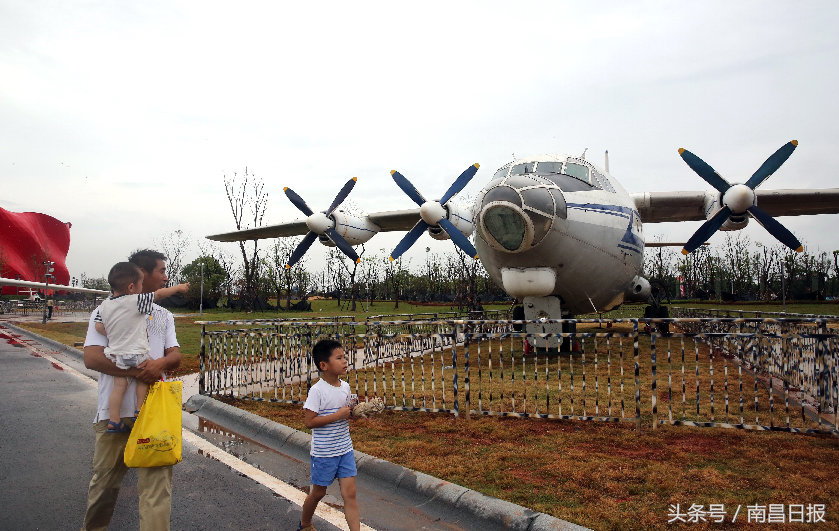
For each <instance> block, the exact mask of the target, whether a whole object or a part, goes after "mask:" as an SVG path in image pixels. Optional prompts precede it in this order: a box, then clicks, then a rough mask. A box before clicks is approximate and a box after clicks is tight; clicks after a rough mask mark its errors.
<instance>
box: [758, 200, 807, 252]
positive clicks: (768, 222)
mask: <svg viewBox="0 0 839 531" xmlns="http://www.w3.org/2000/svg"><path fill="white" fill-rule="evenodd" d="M749 214H751V215H752V217H754V218H755V219H756V220H757V222H758V223H760V224H761V225H763V228H765V229H766V230H767V231H768V232H769V234H771V235H772V236H774V237H775V238H777V239H778V241H779V242H781V243H783V244H784V245H786V246H787V247H789V248H790V249H792V250H793V251H795V252H797V253H800V252H802V251H803V250H804V247H803V246H802V245H801V242H800V241H798V238H796V237H795V236H794V235H793V234H792V233H791V232H790V231H789V229H787V228H786V227H784V226H783V225H781V224H780V223H779V222H778V221H777V220H776V219H775V218H773V217H772V216H770V215H769V214H767V213H766V212H764V211H763V210H761V209H760V208H758V207H757V206H752V207H749Z"/></svg>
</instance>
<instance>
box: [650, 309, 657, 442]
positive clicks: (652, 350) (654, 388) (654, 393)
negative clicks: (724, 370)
mask: <svg viewBox="0 0 839 531" xmlns="http://www.w3.org/2000/svg"><path fill="white" fill-rule="evenodd" d="M650 357H651V362H652V378H653V381H652V385H651V387H650V389H651V391H652V399H653V429H656V427H657V426H658V390H657V385H656V360H655V330H654V329H653V327H652V326H651V327H650Z"/></svg>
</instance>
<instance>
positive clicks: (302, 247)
mask: <svg viewBox="0 0 839 531" xmlns="http://www.w3.org/2000/svg"><path fill="white" fill-rule="evenodd" d="M317 239H318V235H317V234H315V233H314V232H312V231H309V233H308V234H306V235H305V236H304V237H303V239H302V240H301V241H300V243H298V244H297V248H296V249H295V250H294V252H293V253H291V256H289V257H288V263H287V264H286V265H285V268H286V269H291V266H293V265H294V264H296V263H297V261H298V260H300V259H301V258H303V255H304V254H306V251H308V250H309V247H311V246H312V244H313V243H314V242H315V240H317Z"/></svg>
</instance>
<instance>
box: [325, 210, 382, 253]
mask: <svg viewBox="0 0 839 531" xmlns="http://www.w3.org/2000/svg"><path fill="white" fill-rule="evenodd" d="M330 218H331V219H333V220H335V232H337V233H338V234H340V235H341V236H342V237H343V238H344V239H345V240H347V243H349V244H350V245H360V244H362V243H365V242H367V241H368V240H370V238H372V237H373V236H375V235H376V234H377V233H378V232H379V231H380V230H381V229H380V228H379V226H378V225H376V224H375V223H373V222H372V221H370V220H369V219H368V218H367V216H361V217H358V216H353V215H351V214H348V213H347V212H345V211H343V210H336V211H334V212H333V213H332V215H331V216H330ZM318 240H320V243H322V244H324V245H326V246H328V247H335V244H334V243H332V240H330V239H329V238H328V237H326V236H325V235H321V236H319V237H318Z"/></svg>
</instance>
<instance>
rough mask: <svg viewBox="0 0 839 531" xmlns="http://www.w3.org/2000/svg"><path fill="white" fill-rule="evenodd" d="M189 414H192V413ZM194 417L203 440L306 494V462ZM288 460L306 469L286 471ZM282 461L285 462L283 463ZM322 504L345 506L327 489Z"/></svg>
mask: <svg viewBox="0 0 839 531" xmlns="http://www.w3.org/2000/svg"><path fill="white" fill-rule="evenodd" d="M190 416H193V417H194V415H190ZM197 418H198V426H197V429H196V431H198V432H199V433H200V434H201V436H202V437H203V438H204V439H206V440H207V441H209V442H211V443H213V444H215V445H216V446H217V447H219V448H220V449H222V450H224V451H225V452H227V453H228V454H230V455H232V456H234V457H236V458H237V459H241V460H242V461H244V462H245V463H248V464H249V465H251V466H253V467H255V468H258V469H259V470H262V471H263V472H266V473H268V474H270V475H272V476H274V477H276V478H277V479H279V480H281V481H284V482H285V483H288V484H289V485H291V486H292V487H294V488H296V489H298V490H300V491H302V492H305V493H307V494H308V493H309V464H308V463H302V462H300V461H299V460H297V459H294V458H293V457H289V456H287V455H285V454H281V453H279V452H276V451H274V450H272V449H270V448H268V447H267V446H263V445H261V444H259V443H258V442H256V441H252V440H251V439H248V438H247V437H242V436H241V435H238V434H236V433H233V432H231V431H228V430H226V429H224V428H222V427H221V426H219V425H218V424H216V423H214V422H210V421H209V420H206V419H204V418H201V417H197ZM198 453H199V455H204V453H203V452H202V451H201V450H199V451H198ZM207 457H209V456H207ZM288 461H291V462H292V463H293V464H296V465H297V466H293V465H292V466H293V467H294V468H296V469H299V471H302V470H305V474H289V466H288ZM284 462H285V463H286V464H285V465H284ZM240 475H242V474H240ZM289 476H291V477H289ZM336 485H337V482H336ZM321 503H326V504H327V505H330V506H332V507H334V508H336V509H343V507H344V502H343V500H342V499H341V498H340V494H339V495H338V496H337V497H336V496H334V495H332V494H330V493H329V492H327V494H326V496H325V497H324V498H323V500H322V501H321Z"/></svg>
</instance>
